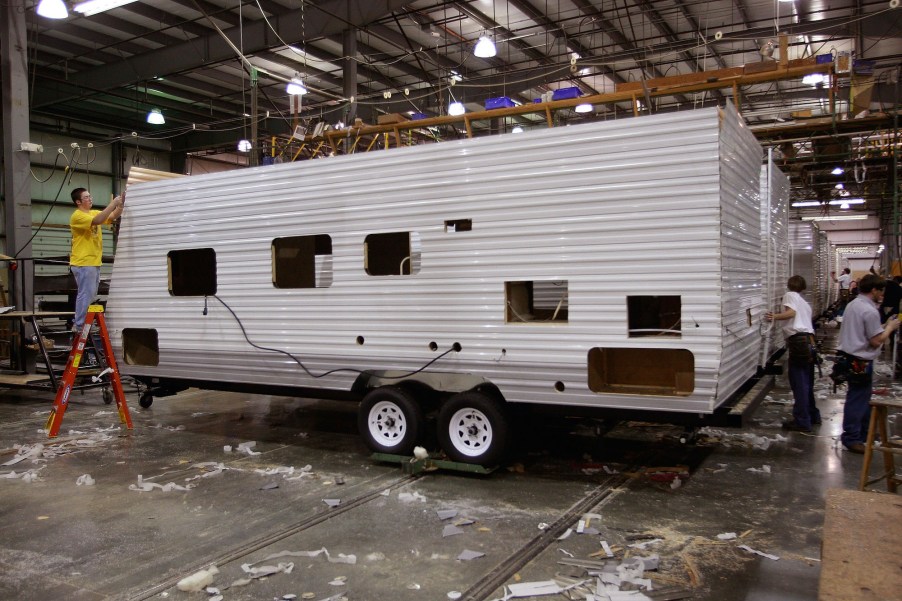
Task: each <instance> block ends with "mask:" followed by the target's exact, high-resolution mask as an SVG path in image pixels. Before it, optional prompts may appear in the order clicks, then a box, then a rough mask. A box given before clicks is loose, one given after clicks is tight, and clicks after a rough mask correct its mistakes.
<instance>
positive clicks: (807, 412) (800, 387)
mask: <svg viewBox="0 0 902 601" xmlns="http://www.w3.org/2000/svg"><path fill="white" fill-rule="evenodd" d="M813 383H814V365H813V364H811V363H807V364H803V365H793V364H792V361H791V360H790V362H789V387H790V388H792V398H793V404H792V417H793V419H795V422H796V424H798V425H799V426H801V427H802V428H811V422H812V420H814V419H815V415H814V412H815V411H817V407H815V406H814V391H813V390H812V386H813ZM817 415H818V416H820V412H819V411H818V413H817Z"/></svg>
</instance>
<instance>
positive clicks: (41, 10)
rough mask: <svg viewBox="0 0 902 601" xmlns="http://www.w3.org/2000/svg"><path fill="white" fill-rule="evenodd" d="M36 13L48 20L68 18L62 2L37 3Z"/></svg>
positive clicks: (42, 0)
mask: <svg viewBox="0 0 902 601" xmlns="http://www.w3.org/2000/svg"><path fill="white" fill-rule="evenodd" d="M35 12H37V13H38V14H39V15H41V16H42V17H46V18H48V19H65V18H66V17H68V16H69V11H68V10H66V4H65V3H64V2H63V0H41V1H40V2H38V8H37V11H35Z"/></svg>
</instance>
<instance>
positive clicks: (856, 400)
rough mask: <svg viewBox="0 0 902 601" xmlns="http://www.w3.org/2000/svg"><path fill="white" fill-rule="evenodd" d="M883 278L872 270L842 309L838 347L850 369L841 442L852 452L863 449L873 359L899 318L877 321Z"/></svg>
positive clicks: (897, 323)
mask: <svg viewBox="0 0 902 601" xmlns="http://www.w3.org/2000/svg"><path fill="white" fill-rule="evenodd" d="M885 287H886V281H885V280H884V279H883V278H881V277H880V276H878V275H874V274H872V273H869V274H867V275H866V276H864V277H863V278H861V282H859V284H858V290H859V293H858V296H857V297H856V298H855V300H853V301H852V302H850V303H849V304H848V306H847V307H846V311H845V313H843V320H842V327H841V328H840V330H839V345H838V346H837V350H838V351H840V352H842V353H846V354H847V355H851V357H850V360H851V362H852V370H851V371H852V373H851V374H850V375H849V380H848V385H849V388H848V391H847V392H846V405H845V408H844V409H843V420H842V429H843V432H842V444H843V446H844V447H846V448H847V449H848V450H849V451H851V452H853V453H864V450H865V449H864V441H865V439H866V438H867V434H868V421H869V420H870V417H871V405H870V403H871V392H872V390H873V386H872V384H873V382H872V375H873V363H874V359H875V358H876V357H877V355H878V354H880V347H881V346H882V345H883V343H884V342H885V341H886V340H887V339H888V338H889V337H890V335H891V334H892V333H893V332H895V331H896V330H897V329H899V320H898V318H897V317H896V316H892V317H890V318H889V319H887V320H886V324H885V325H881V324H880V311H879V310H878V307H879V306H880V303H881V302H882V301H883V292H884V289H885Z"/></svg>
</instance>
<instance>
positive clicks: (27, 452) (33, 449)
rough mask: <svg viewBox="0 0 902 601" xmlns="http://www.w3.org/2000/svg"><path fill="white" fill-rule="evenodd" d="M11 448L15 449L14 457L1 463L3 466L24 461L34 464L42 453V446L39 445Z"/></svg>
mask: <svg viewBox="0 0 902 601" xmlns="http://www.w3.org/2000/svg"><path fill="white" fill-rule="evenodd" d="M13 448H15V449H17V451H16V456H15V457H13V458H12V459H10V460H9V461H6V462H5V463H3V465H15V464H17V463H21V462H22V461H25V460H26V459H31V461H32V463H34V462H36V461H38V460H39V459H40V458H41V456H42V455H43V453H44V445H42V444H41V443H36V444H23V445H14V447H13Z"/></svg>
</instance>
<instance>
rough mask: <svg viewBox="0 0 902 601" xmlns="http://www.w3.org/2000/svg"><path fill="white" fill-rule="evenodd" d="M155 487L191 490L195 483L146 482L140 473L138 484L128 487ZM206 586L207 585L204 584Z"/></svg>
mask: <svg viewBox="0 0 902 601" xmlns="http://www.w3.org/2000/svg"><path fill="white" fill-rule="evenodd" d="M155 488H159V489H160V490H162V491H163V492H171V491H173V490H191V489H192V488H194V485H193V484H188V485H186V486H180V485H178V484H176V483H175V482H167V483H166V484H157V483H156V482H145V481H144V477H143V476H141V475H138V483H137V484H129V485H128V489H129V490H134V491H137V492H150V491H152V490H153V489H155ZM204 586H206V585H204Z"/></svg>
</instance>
